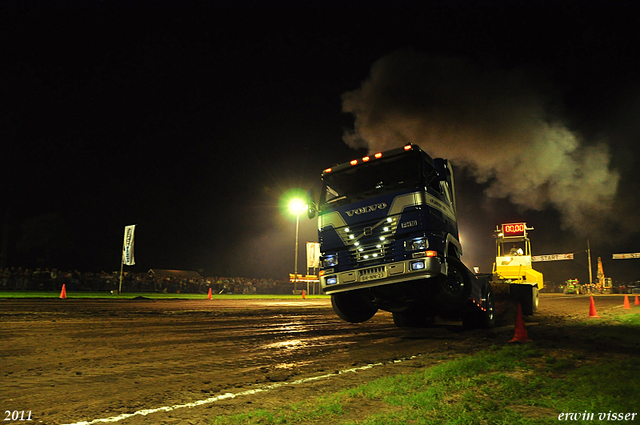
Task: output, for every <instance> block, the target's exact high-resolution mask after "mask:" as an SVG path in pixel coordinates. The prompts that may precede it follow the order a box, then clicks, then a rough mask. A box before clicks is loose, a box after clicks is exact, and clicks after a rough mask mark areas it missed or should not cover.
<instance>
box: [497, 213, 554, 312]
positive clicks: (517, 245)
mask: <svg viewBox="0 0 640 425" xmlns="http://www.w3.org/2000/svg"><path fill="white" fill-rule="evenodd" d="M530 230H533V227H527V224H526V223H507V224H502V225H500V226H496V230H495V238H496V262H495V263H494V264H493V279H492V282H491V285H492V286H493V288H494V291H495V292H496V293H498V292H500V293H508V294H509V298H510V299H511V300H513V301H515V302H519V303H520V305H521V306H522V313H523V314H525V315H532V314H533V313H534V312H535V311H536V310H537V309H538V303H539V301H538V291H540V290H541V289H542V288H543V287H544V282H543V277H542V273H540V272H539V271H537V270H534V269H533V267H532V266H531V241H530V240H529V237H528V236H527V232H528V231H530Z"/></svg>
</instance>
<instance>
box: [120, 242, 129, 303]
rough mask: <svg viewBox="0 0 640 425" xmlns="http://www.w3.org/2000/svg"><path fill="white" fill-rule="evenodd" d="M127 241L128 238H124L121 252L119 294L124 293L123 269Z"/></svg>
mask: <svg viewBox="0 0 640 425" xmlns="http://www.w3.org/2000/svg"><path fill="white" fill-rule="evenodd" d="M126 243H127V238H126V237H125V238H124V239H123V240H122V251H121V252H120V285H119V286H118V294H121V293H122V271H123V270H124V248H125V246H126Z"/></svg>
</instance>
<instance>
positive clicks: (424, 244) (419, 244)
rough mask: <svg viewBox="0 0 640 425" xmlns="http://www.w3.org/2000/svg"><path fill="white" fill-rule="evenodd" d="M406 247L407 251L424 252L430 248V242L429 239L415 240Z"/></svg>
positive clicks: (407, 242)
mask: <svg viewBox="0 0 640 425" xmlns="http://www.w3.org/2000/svg"><path fill="white" fill-rule="evenodd" d="M404 247H405V249H406V250H407V251H424V250H425V249H427V248H429V241H428V240H427V238H415V239H411V240H408V241H406V242H405V243H404Z"/></svg>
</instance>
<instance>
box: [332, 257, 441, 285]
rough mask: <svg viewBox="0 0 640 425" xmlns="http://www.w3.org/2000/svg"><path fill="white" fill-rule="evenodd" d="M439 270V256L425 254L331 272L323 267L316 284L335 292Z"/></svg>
mask: <svg viewBox="0 0 640 425" xmlns="http://www.w3.org/2000/svg"><path fill="white" fill-rule="evenodd" d="M442 270H443V264H442V260H441V259H440V257H425V258H419V259H410V260H405V261H398V262H394V263H389V264H380V265H377V266H370V267H362V268H358V269H354V270H348V271H343V272H333V270H331V269H329V270H325V271H324V272H325V273H324V276H322V277H320V284H321V286H322V289H323V290H324V292H325V293H327V294H335V293H338V292H345V291H352V290H356V289H363V288H372V287H375V286H381V285H392V284H395V283H400V282H408V281H411V280H420V279H426V278H432V277H435V276H437V275H440V274H442Z"/></svg>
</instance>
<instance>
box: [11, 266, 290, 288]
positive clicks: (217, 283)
mask: <svg viewBox="0 0 640 425" xmlns="http://www.w3.org/2000/svg"><path fill="white" fill-rule="evenodd" d="M0 279H1V280H0V290H16V291H60V289H61V288H62V285H63V284H64V285H65V289H66V290H67V291H92V292H101V291H105V292H110V291H117V290H118V289H119V286H120V272H119V271H115V272H104V271H102V272H100V273H92V272H85V273H82V272H79V271H78V270H73V271H61V270H58V269H48V268H47V269H40V268H38V269H33V270H31V269H23V268H21V267H11V268H5V269H0ZM209 288H211V290H212V292H213V293H216V294H291V291H292V290H293V284H292V283H290V282H289V281H280V280H273V279H249V278H243V277H201V276H193V275H191V276H189V275H180V274H179V273H173V274H161V273H160V274H156V273H129V272H125V273H124V275H123V281H122V291H123V292H160V293H185V294H198V293H199V294H206V293H208V291H209Z"/></svg>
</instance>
